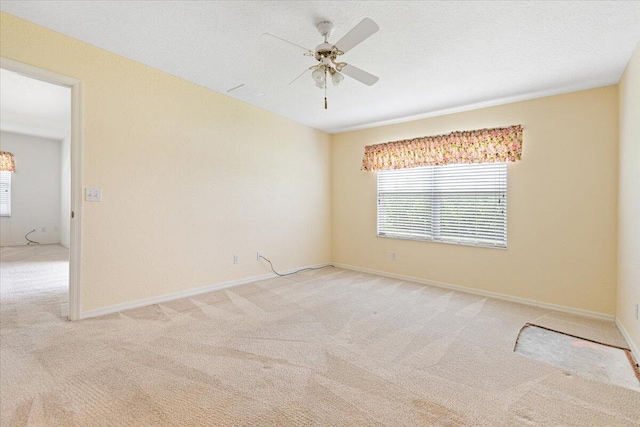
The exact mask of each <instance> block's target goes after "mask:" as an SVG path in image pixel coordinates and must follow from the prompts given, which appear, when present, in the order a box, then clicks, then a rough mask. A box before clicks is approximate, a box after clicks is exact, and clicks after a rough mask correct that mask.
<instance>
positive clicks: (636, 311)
mask: <svg viewBox="0 0 640 427" xmlns="http://www.w3.org/2000/svg"><path fill="white" fill-rule="evenodd" d="M635 316H636V320H638V304H636V309H635Z"/></svg>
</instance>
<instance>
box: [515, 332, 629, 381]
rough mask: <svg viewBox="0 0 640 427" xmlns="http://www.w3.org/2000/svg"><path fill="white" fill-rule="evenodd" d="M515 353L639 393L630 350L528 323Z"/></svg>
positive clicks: (517, 342)
mask: <svg viewBox="0 0 640 427" xmlns="http://www.w3.org/2000/svg"><path fill="white" fill-rule="evenodd" d="M514 351H516V352H517V353H520V354H522V355H524V356H527V357H531V358H532V359H536V360H539V361H542V362H546V363H549V364H552V365H555V366H559V367H561V368H563V369H566V370H569V371H573V372H576V373H578V374H580V375H582V376H585V377H587V378H589V379H592V380H596V381H601V382H606V383H610V384H615V385H619V386H622V387H626V388H629V389H632V390H636V391H640V379H639V378H638V376H637V367H636V368H634V366H635V362H634V361H633V357H632V356H631V353H630V352H629V350H628V349H623V348H619V347H615V346H610V345H604V344H600V343H597V342H594V341H590V340H586V339H582V338H578V337H574V336H571V335H567V334H564V333H562V332H556V331H553V330H550V329H547V328H543V327H539V326H536V325H531V324H527V325H526V326H525V327H524V328H522V330H521V331H520V335H519V336H518V340H517V341H516V346H515V349H514Z"/></svg>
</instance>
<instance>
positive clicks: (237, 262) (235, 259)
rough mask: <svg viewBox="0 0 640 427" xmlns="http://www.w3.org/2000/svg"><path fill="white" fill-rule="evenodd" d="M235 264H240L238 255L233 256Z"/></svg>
mask: <svg viewBox="0 0 640 427" xmlns="http://www.w3.org/2000/svg"><path fill="white" fill-rule="evenodd" d="M233 263H234V264H239V263H240V257H238V255H234V256H233Z"/></svg>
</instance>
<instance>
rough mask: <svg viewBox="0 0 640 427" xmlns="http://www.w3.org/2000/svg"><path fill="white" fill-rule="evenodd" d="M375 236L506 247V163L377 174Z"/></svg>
mask: <svg viewBox="0 0 640 427" xmlns="http://www.w3.org/2000/svg"><path fill="white" fill-rule="evenodd" d="M377 175H378V236H381V237H394V238H400V239H412V240H425V241H432V242H445V243H456V244H462V245H472V246H484V247H494V248H506V247H507V164H506V163H505V162H497V163H475V164H448V165H443V166H424V167H415V168H408V169H394V170H381V171H378V173H377Z"/></svg>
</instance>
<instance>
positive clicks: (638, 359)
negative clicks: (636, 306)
mask: <svg viewBox="0 0 640 427" xmlns="http://www.w3.org/2000/svg"><path fill="white" fill-rule="evenodd" d="M616 326H617V327H618V329H620V332H622V336H623V337H624V339H625V340H627V344H628V345H629V349H630V350H631V354H633V358H634V359H636V363H638V364H640V352H639V351H638V346H636V343H635V342H633V340H632V339H631V335H629V332H627V329H626V328H625V327H624V325H623V324H622V322H620V319H618V318H616Z"/></svg>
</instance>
